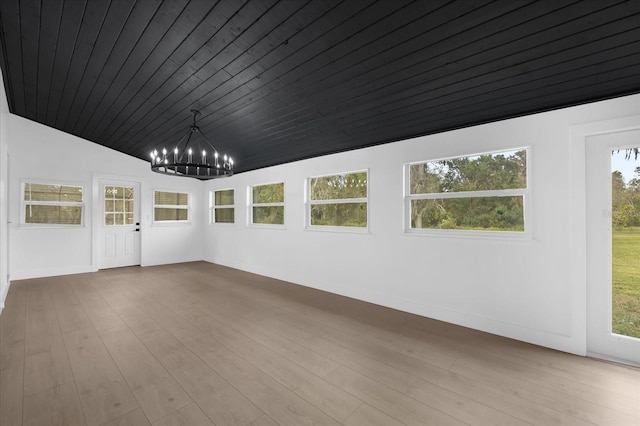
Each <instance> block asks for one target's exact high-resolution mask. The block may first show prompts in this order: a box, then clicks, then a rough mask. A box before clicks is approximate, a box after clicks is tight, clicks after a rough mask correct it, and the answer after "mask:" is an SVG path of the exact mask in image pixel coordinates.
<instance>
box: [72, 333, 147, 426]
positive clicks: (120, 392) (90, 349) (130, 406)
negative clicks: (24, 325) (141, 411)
mask: <svg viewBox="0 0 640 426" xmlns="http://www.w3.org/2000/svg"><path fill="white" fill-rule="evenodd" d="M64 339H65V344H66V348H67V353H68V354H69V360H70V362H71V369H72V370H73V375H74V378H75V382H76V386H77V388H78V393H79V395H80V403H81V404H82V408H83V411H84V414H85V418H86V421H87V424H88V425H100V424H102V423H104V422H106V421H109V420H112V419H114V418H117V417H120V416H122V415H123V414H125V413H127V412H129V411H132V410H135V409H136V408H138V407H139V405H138V402H137V401H136V398H135V397H134V395H133V393H132V392H131V390H130V389H129V386H128V385H127V383H126V382H125V380H124V378H123V377H122V375H121V374H120V371H119V370H118V368H117V367H116V365H115V364H114V362H113V360H112V359H111V356H110V355H109V352H108V351H107V349H106V348H105V346H104V344H103V343H102V340H101V339H100V337H99V336H98V333H97V332H96V330H95V329H94V328H93V327H91V328H83V329H80V330H76V331H71V332H69V333H65V335H64Z"/></svg>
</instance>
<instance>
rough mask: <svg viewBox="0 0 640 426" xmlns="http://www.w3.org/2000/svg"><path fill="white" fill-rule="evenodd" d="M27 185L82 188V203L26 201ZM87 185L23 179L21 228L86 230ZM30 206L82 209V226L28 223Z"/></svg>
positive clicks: (21, 182) (21, 188) (21, 185)
mask: <svg viewBox="0 0 640 426" xmlns="http://www.w3.org/2000/svg"><path fill="white" fill-rule="evenodd" d="M27 183H31V184H37V185H59V186H75V187H78V188H82V201H81V202H77V201H74V202H70V201H28V200H25V199H24V191H25V186H26V184H27ZM86 194H87V193H86V185H83V184H79V183H77V182H76V183H73V182H58V181H55V182H54V181H46V180H40V179H22V180H21V181H20V224H19V227H20V228H25V229H43V228H55V229H60V228H72V229H78V228H84V227H85V215H86V210H87V209H86ZM28 205H33V206H37V205H40V206H63V207H81V208H82V214H81V216H80V224H78V225H71V224H62V223H26V222H27V217H26V210H27V206H28Z"/></svg>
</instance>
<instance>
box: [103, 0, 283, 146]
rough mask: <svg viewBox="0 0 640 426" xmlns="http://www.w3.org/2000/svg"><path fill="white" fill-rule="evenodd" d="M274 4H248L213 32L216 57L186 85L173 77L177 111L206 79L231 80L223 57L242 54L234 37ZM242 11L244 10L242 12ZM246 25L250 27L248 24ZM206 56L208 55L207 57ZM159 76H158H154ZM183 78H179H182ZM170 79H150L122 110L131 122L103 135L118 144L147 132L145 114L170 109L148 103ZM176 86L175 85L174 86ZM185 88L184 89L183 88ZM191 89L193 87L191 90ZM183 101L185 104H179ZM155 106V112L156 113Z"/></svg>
mask: <svg viewBox="0 0 640 426" xmlns="http://www.w3.org/2000/svg"><path fill="white" fill-rule="evenodd" d="M271 5H273V3H272V2H267V1H264V2H257V3H250V4H245V5H244V6H243V7H242V8H241V9H239V10H238V12H237V13H234V15H233V16H231V17H230V19H229V20H228V21H227V22H226V23H225V24H224V25H223V26H222V27H221V28H220V30H219V31H217V32H216V33H215V34H213V37H214V39H213V41H212V43H211V46H215V48H216V50H215V52H211V53H212V56H213V58H205V59H206V62H205V63H203V64H202V65H201V66H200V64H198V66H197V67H196V70H194V71H193V72H192V73H191V74H190V75H186V77H187V80H186V82H182V84H184V87H182V86H181V85H180V84H179V83H178V84H177V85H176V84H175V82H174V81H171V80H169V82H168V84H169V86H170V87H169V89H168V90H170V93H171V101H172V103H171V107H170V108H172V109H174V110H175V111H176V113H177V112H178V111H184V112H185V113H188V112H189V109H190V108H189V107H188V106H187V107H182V105H185V104H187V103H188V104H192V103H193V102H194V100H195V99H194V97H193V96H192V97H191V98H189V99H185V98H186V96H188V94H189V93H193V91H197V90H198V88H201V87H202V86H203V84H204V83H205V82H207V85H206V86H205V87H209V86H212V83H214V82H216V81H218V82H221V83H220V84H222V83H223V82H225V81H227V80H228V79H229V78H231V76H230V75H229V74H228V73H227V72H226V71H224V70H222V65H219V62H218V60H219V58H220V57H222V58H225V59H223V60H226V61H228V60H231V59H232V58H234V57H236V56H237V55H238V54H240V50H239V49H238V48H237V47H236V46H234V45H233V42H232V41H233V39H234V37H236V36H237V34H242V31H241V28H243V27H245V26H246V25H247V23H248V22H249V23H253V22H255V21H256V20H258V19H259V18H260V17H261V16H262V15H263V13H264V12H265V11H266V10H267V9H268V7H269V6H271ZM241 12H242V13H241ZM245 28H246V27H245ZM185 48H186V49H187V50H189V51H191V52H193V51H197V49H198V48H199V46H197V45H195V44H194V45H192V46H188V45H186V46H185ZM203 58H204V57H203ZM172 62H173V64H172V65H170V66H176V67H179V65H180V64H179V63H176V62H175V61H172ZM154 77H155V76H154ZM178 80H179V77H178ZM165 81H167V79H166V78H162V76H161V77H160V78H158V79H157V80H156V79H149V81H148V82H147V84H145V89H147V90H145V91H142V92H141V93H139V94H136V97H135V98H134V99H133V100H132V102H131V103H130V104H129V105H128V106H127V108H126V109H124V110H123V111H122V113H121V117H124V118H126V120H127V122H128V125H127V126H122V125H118V123H117V122H115V123H114V124H115V125H114V126H112V127H114V128H115V129H114V130H115V132H113V133H111V134H108V133H107V132H105V134H103V138H104V139H105V140H107V141H113V142H114V143H117V142H116V141H117V140H122V139H123V138H129V137H132V136H135V135H136V134H138V133H139V132H141V131H145V127H147V126H149V123H148V122H145V121H144V118H145V117H152V118H153V119H156V118H157V117H158V115H163V114H164V113H166V112H167V109H165V108H163V107H162V106H159V107H158V106H157V104H156V105H155V106H154V105H153V103H148V104H146V105H145V104H144V102H145V101H146V100H147V99H149V98H150V97H152V96H153V94H154V92H155V91H156V90H157V88H158V87H160V86H161V85H162V83H164V82H165ZM171 86H173V87H171ZM181 88H183V90H180V89H181ZM187 88H191V90H189V89H187ZM159 98H160V99H159V100H163V99H165V98H166V96H162V94H161V95H160V96H159ZM176 101H179V102H181V104H179V102H176ZM153 108H156V109H155V112H153V113H152V110H153ZM157 120H158V122H164V121H165V120H166V118H165V117H159V118H157ZM128 132H132V134H128Z"/></svg>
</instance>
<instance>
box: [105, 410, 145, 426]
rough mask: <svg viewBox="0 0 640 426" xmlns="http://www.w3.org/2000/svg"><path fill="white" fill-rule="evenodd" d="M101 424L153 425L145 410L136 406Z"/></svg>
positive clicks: (115, 425) (108, 425) (121, 425)
mask: <svg viewBox="0 0 640 426" xmlns="http://www.w3.org/2000/svg"><path fill="white" fill-rule="evenodd" d="M101 426H151V423H149V420H148V419H147V416H145V415H144V411H142V409H141V408H136V409H135V410H133V411H129V412H128V413H126V414H123V415H122V416H120V417H117V418H115V419H113V420H110V421H108V422H106V423H103V424H102V425H101Z"/></svg>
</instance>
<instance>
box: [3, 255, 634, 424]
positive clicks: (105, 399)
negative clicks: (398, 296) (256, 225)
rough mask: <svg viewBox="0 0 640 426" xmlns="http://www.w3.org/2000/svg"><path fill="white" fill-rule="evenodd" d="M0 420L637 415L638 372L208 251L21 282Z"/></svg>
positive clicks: (7, 345) (611, 420) (553, 420)
mask: <svg viewBox="0 0 640 426" xmlns="http://www.w3.org/2000/svg"><path fill="white" fill-rule="evenodd" d="M0 424H1V425H2V426H18V425H38V426H41V425H62V424H67V425H85V424H86V425H110V426H112V425H113V426H115V425H120V426H124V425H132V426H142V425H150V424H151V425H154V426H155V425H157V426H160V425H212V424H213V425H218V426H226V425H252V426H273V425H292V426H304V425H316V424H317V425H341V424H342V425H349V426H355V425H382V426H394V425H508V426H518V425H528V424H537V425H545V426H549V425H603V426H625V425H635V426H638V425H640V370H638V369H635V368H631V367H625V366H621V365H615V364H610V363H605V362H600V361H596V360H592V359H587V358H581V357H576V356H572V355H568V354H564V353H560V352H556V351H552V350H548V349H544V348H540V347H536V346H533V345H528V344H524V343H520V342H516V341H513V340H509V339H505V338H501V337H497V336H493V335H489V334H485V333H481V332H477V331H473V330H469V329H465V328H462V327H457V326H454V325H450V324H446V323H442V322H438V321H434V320H429V319H426V318H421V317H417V316H414V315H410V314H406V313H402V312H398V311H394V310H391V309H386V308H382V307H379V306H374V305H370V304H367V303H363V302H359V301H355V300H352V299H348V298H344V297H340V296H335V295H331V294H327V293H323V292H320V291H316V290H312V289H309V288H304V287H301V286H296V285H293V284H289V283H284V282H281V281H277V280H272V279H269V278H265V277H261V276H257V275H253V274H248V273H245V272H241V271H237V270H233V269H229V268H224V267H221V266H217V265H212V264H209V263H205V262H197V263H188V264H181V265H171V266H160V267H148V268H137V267H136V268H123V269H113V270H105V271H100V272H98V273H95V274H82V275H71V276H62V277H53V278H45V279H35V280H24V281H18V282H14V283H13V284H12V285H11V288H10V292H9V295H8V297H7V300H6V308H5V309H4V311H3V313H2V315H1V316H0Z"/></svg>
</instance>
